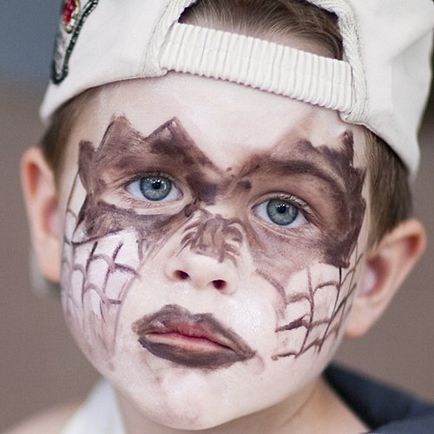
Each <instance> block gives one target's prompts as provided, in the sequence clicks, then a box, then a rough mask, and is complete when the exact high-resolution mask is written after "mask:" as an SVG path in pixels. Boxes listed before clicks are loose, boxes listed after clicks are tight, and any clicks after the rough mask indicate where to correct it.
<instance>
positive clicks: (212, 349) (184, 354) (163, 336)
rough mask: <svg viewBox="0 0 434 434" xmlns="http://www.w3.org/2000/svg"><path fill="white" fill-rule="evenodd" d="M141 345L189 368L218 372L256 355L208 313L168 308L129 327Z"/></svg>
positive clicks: (175, 306)
mask: <svg viewBox="0 0 434 434" xmlns="http://www.w3.org/2000/svg"><path fill="white" fill-rule="evenodd" d="M132 330H133V332H134V333H136V334H137V336H138V342H139V343H140V345H141V346H142V347H143V348H145V349H147V350H148V351H149V352H151V353H152V354H153V355H155V356H157V357H160V358H162V359H166V360H170V361H172V362H175V363H178V364H180V365H184V366H188V367H197V368H199V367H202V368H209V369H217V368H221V367H227V366H230V365H232V364H233V363H236V362H240V361H244V360H248V359H250V358H252V357H253V356H254V355H255V351H253V350H252V349H251V348H250V347H249V346H248V345H247V344H246V343H245V342H244V341H243V339H242V338H241V337H240V336H239V335H238V334H237V333H235V332H234V331H233V330H231V329H229V328H227V327H225V326H223V325H222V324H221V323H220V322H219V321H218V320H216V319H215V318H214V317H213V315H212V314H210V313H200V314H192V313H190V312H189V311H188V310H187V309H185V308H182V307H180V306H178V305H174V304H171V305H167V306H164V307H163V308H162V309H160V310H159V311H157V312H155V313H153V314H151V315H145V316H144V317H142V318H140V319H138V320H137V321H135V322H134V323H133V324H132Z"/></svg>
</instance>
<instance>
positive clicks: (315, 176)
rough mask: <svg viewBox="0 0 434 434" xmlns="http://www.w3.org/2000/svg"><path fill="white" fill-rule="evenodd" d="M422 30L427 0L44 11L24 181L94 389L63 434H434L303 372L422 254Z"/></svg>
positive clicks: (158, 4) (350, 389)
mask: <svg viewBox="0 0 434 434" xmlns="http://www.w3.org/2000/svg"><path fill="white" fill-rule="evenodd" d="M433 22H434V7H433V5H432V3H431V2H430V1H429V0H418V2H417V7H415V6H414V2H411V4H410V3H409V2H407V1H406V0H399V1H397V0H394V1H393V2H392V1H391V0H390V1H382V2H381V4H380V3H378V2H375V1H374V0H371V1H366V0H364V1H361V0H358V1H356V0H352V1H349V0H334V1H328V0H311V1H309V2H307V1H301V0H282V1H258V0H244V1H233V0H231V1H228V0H201V1H198V2H196V3H195V4H193V2H192V1H189V0H171V1H170V0H167V1H161V0H159V1H157V0H148V1H146V2H144V1H138V0H137V1H133V0H129V1H127V2H122V7H120V3H119V2H115V1H109V0H100V1H97V0H89V1H87V2H78V1H76V0H75V1H74V0H71V1H67V2H66V3H65V5H64V10H63V15H62V20H61V27H60V30H59V34H58V37H57V44H56V52H55V58H54V62H53V67H52V77H51V78H52V83H51V84H50V87H49V90H48V92H47V95H46V98H45V101H44V104H43V107H42V111H41V114H42V117H43V119H44V120H45V122H47V125H48V129H47V133H46V135H45V137H44V139H43V144H42V149H31V150H29V151H28V152H27V153H26V154H25V156H24V158H23V165H22V170H23V181H24V190H25V194H26V201H27V206H28V212H29V218H30V225H31V229H32V236H33V245H34V248H35V252H36V255H37V259H38V263H39V268H40V270H41V272H42V273H43V275H44V276H45V277H46V278H47V279H49V280H51V281H54V282H60V283H61V291H62V292H61V293H62V304H63V309H64V312H65V318H66V321H67V323H68V326H69V327H70V329H71V332H72V334H73V336H74V337H75V339H76V341H77V343H78V345H79V346H80V348H81V349H82V351H83V352H84V354H85V355H86V356H87V357H88V359H89V360H90V361H91V363H92V364H93V365H94V366H95V367H96V368H97V369H98V370H99V371H100V372H101V374H102V375H103V376H104V377H105V378H106V380H107V381H106V382H102V383H101V384H100V385H99V386H98V387H97V388H96V389H95V391H94V393H93V394H92V395H91V397H90V398H89V400H88V401H87V402H86V403H85V404H84V405H83V406H82V407H81V409H80V410H79V411H78V412H77V413H76V414H75V415H74V416H73V417H72V418H71V420H69V421H68V423H67V424H65V426H64V427H62V430H61V432H62V433H65V434H66V433H67V434H71V433H95V434H99V433H122V432H125V433H127V434H136V433H152V434H154V433H176V432H193V431H196V432H202V431H203V432H205V431H206V432H213V433H237V432H250V433H272V434H274V433H297V434H299V433H334V434H336V433H346V434H347V433H362V432H367V431H371V432H372V430H373V431H375V432H393V433H399V432H407V433H419V432H420V433H422V432H431V431H432V429H433V428H434V425H433V420H434V412H433V409H432V408H431V407H430V406H428V405H425V404H422V403H419V402H417V401H411V403H412V406H413V407H412V408H413V410H412V411H406V412H404V411H403V410H402V409H401V408H398V407H397V405H398V404H397V403H402V402H403V401H402V400H403V399H404V397H403V396H401V395H397V394H394V393H392V392H389V391H387V390H386V389H382V388H378V389H377V388H376V386H375V385H372V384H369V383H367V382H364V381H363V380H360V379H358V378H357V377H353V376H352V375H351V374H345V373H342V372H337V373H336V372H335V371H328V381H327V380H326V379H325V378H323V377H322V373H323V372H324V370H325V368H326V367H327V365H328V364H329V362H330V360H331V358H332V356H333V354H334V352H335V351H336V348H337V347H338V345H339V343H340V341H341V339H342V338H343V336H344V335H346V336H352V337H355V336H361V335H363V334H364V333H365V332H366V331H367V330H368V329H369V327H370V326H371V325H372V324H373V323H374V322H375V321H376V320H377V318H378V317H379V316H380V315H381V313H382V312H383V311H384V309H385V308H386V306H387V304H388V303H389V301H390V300H391V299H392V297H393V295H394V293H395V291H396V290H397V289H398V287H399V286H400V284H401V282H402V281H403V279H404V278H405V277H406V275H407V274H408V273H409V271H410V270H411V269H412V268H413V266H414V264H415V263H416V261H417V260H418V258H419V257H420V255H421V254H422V252H423V250H424V245H425V235H424V231H423V228H422V227H421V225H420V224H419V223H418V222H417V221H416V220H413V219H410V218H409V202H410V199H409V193H408V184H407V175H409V176H414V175H415V172H416V169H417V154H418V150H417V143H416V138H415V137H416V128H417V124H418V120H419V118H420V116H421V113H422V109H423V106H424V102H425V100H426V95H427V91H428V87H429V79H430V73H429V67H428V59H429V52H430V48H431V30H432V27H433ZM246 35H248V36H250V37H247V36H246ZM378 41H381V43H379V42H378ZM410 78H411V79H410ZM386 143H387V144H386ZM372 393H376V394H380V393H381V395H382V396H384V399H383V401H385V400H387V401H388V402H391V403H392V409H393V410H394V411H392V412H390V413H389V412H388V413H386V412H385V411H384V408H383V406H382V405H383V404H384V403H381V402H376V400H374V401H372V399H371V398H370V396H369V395H370V394H372ZM359 394H360V395H359ZM405 399H406V401H405V402H406V405H407V402H408V401H407V398H405ZM379 410H380V411H379ZM378 413H379V414H378ZM48 429H49V428H48ZM48 429H47V427H44V428H43V429H39V428H38V427H36V428H35V427H33V430H34V431H33V432H38V430H39V431H41V432H48Z"/></svg>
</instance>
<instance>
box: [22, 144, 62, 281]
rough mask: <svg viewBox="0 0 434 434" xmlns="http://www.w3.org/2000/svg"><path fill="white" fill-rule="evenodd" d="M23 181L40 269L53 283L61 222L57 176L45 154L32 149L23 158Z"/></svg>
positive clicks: (57, 278)
mask: <svg viewBox="0 0 434 434" xmlns="http://www.w3.org/2000/svg"><path fill="white" fill-rule="evenodd" d="M21 182H22V187H23V192H24V200H25V204H26V209H27V217H28V221H29V227H30V235H31V239H32V245H33V249H34V252H35V255H36V261H37V264H38V267H39V270H40V271H41V273H42V274H43V276H44V277H45V278H47V279H49V280H51V281H53V282H58V281H59V275H60V245H61V243H60V234H61V230H60V221H59V209H58V196H57V189H56V184H55V180H54V175H53V172H52V170H51V169H50V167H49V166H48V164H47V162H46V161H45V158H44V156H43V155H42V151H41V150H40V149H39V148H31V149H29V150H27V151H26V152H25V154H24V155H23V157H22V159H21Z"/></svg>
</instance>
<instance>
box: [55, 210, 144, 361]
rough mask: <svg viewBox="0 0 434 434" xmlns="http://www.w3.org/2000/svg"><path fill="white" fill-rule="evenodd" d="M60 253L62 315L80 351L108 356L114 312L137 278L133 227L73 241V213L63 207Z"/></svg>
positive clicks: (111, 347) (137, 249)
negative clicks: (106, 234)
mask: <svg viewBox="0 0 434 434" xmlns="http://www.w3.org/2000/svg"><path fill="white" fill-rule="evenodd" d="M65 219H66V221H65V235H64V247H63V255H62V288H63V291H62V303H63V308H64V312H65V316H66V320H67V322H68V324H69V326H70V327H71V330H72V332H73V334H74V335H75V337H76V339H77V340H78V342H79V343H80V345H84V347H85V350H86V351H88V352H90V354H93V353H99V354H103V355H104V356H110V355H111V354H112V353H113V351H114V344H115V338H116V336H115V334H116V329H117V322H118V317H119V313H120V309H121V305H122V301H123V300H124V299H125V296H126V293H127V292H128V289H129V287H130V286H131V283H132V282H133V281H134V280H135V279H136V278H137V276H138V270H139V268H140V262H141V251H140V247H139V243H138V242H137V237H136V235H135V234H134V232H126V231H125V232H122V233H115V234H111V235H108V236H107V237H104V238H102V239H97V240H88V241H86V240H83V241H80V242H74V241H73V237H74V232H75V231H76V230H77V222H78V218H77V215H76V214H75V213H74V211H72V209H70V208H69V209H68V210H67V213H66V218H65Z"/></svg>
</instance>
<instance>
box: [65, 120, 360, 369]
mask: <svg viewBox="0 0 434 434" xmlns="http://www.w3.org/2000/svg"><path fill="white" fill-rule="evenodd" d="M353 158H354V153H353V139H352V135H351V133H350V132H347V133H345V134H344V136H343V137H342V138H341V144H340V147H339V148H338V149H330V148H328V147H326V146H321V147H317V148H315V147H313V145H312V144H310V143H309V142H307V141H304V140H298V141H296V142H295V144H294V143H292V144H289V143H287V142H282V143H279V144H278V145H277V146H276V147H275V148H274V149H273V150H272V152H271V154H270V153H267V154H264V155H254V156H252V157H251V159H250V160H249V161H246V162H245V163H244V164H243V165H241V168H240V169H239V170H238V173H234V172H235V169H233V168H231V170H230V171H224V170H219V169H218V168H217V167H216V166H215V165H214V164H213V163H212V162H211V161H210V160H209V159H208V158H207V157H206V156H205V155H204V154H203V153H202V152H201V151H200V150H199V148H198V147H197V146H196V145H195V144H194V143H193V141H192V140H191V139H190V138H189V136H188V135H187V133H186V132H185V131H184V129H183V128H182V126H181V125H180V123H179V121H177V120H176V119H175V118H174V119H172V120H170V121H168V122H167V123H165V124H164V125H162V126H161V127H160V128H158V129H157V130H156V131H154V132H153V133H152V134H151V135H150V136H148V137H144V136H142V135H141V133H139V132H138V131H136V130H135V129H133V128H132V126H131V125H130V123H129V122H128V121H127V120H126V119H125V118H123V117H118V118H115V119H114V120H113V122H112V123H111V124H110V125H109V127H108V128H107V131H106V133H105V134H104V137H103V139H102V142H101V144H100V145H99V146H98V148H96V149H95V148H94V146H93V145H92V144H91V143H89V142H86V141H83V142H82V143H81V144H80V157H79V173H78V179H77V181H76V186H75V187H74V191H73V192H72V196H71V200H70V202H69V205H68V214H67V225H66V231H65V249H64V260H63V265H64V267H63V288H64V290H63V294H64V297H63V299H64V307H65V311H66V313H67V317H68V318H69V320H70V323H71V327H72V328H73V330H75V334H76V335H77V336H84V337H85V339H84V342H85V343H84V346H85V347H86V349H87V351H89V352H91V353H92V352H95V351H102V352H104V353H105V354H106V355H107V357H110V356H111V355H113V352H114V350H115V346H116V333H117V328H118V321H119V314H120V310H121V308H122V305H123V302H124V299H125V297H127V295H128V292H129V289H130V287H131V285H133V284H134V283H135V282H136V281H137V280H138V279H140V278H143V276H142V271H141V270H142V269H143V268H144V267H145V266H146V262H147V260H148V259H149V258H151V257H152V256H155V255H157V254H158V251H159V250H160V249H161V247H162V246H164V245H165V244H166V243H167V242H168V241H169V240H170V239H171V238H172V237H174V236H179V237H180V246H179V249H178V253H177V254H179V252H182V251H184V250H186V249H188V250H189V251H190V252H191V254H193V255H194V254H196V255H203V256H208V257H211V258H214V259H215V260H216V261H218V262H221V263H223V262H225V261H230V262H231V263H232V264H233V266H235V267H236V266H237V260H238V258H239V256H240V255H241V250H242V246H247V251H248V252H249V255H250V258H251V261H252V262H253V264H254V267H255V270H256V271H255V272H256V275H257V276H258V277H260V278H261V279H262V280H263V282H264V284H271V285H272V286H273V287H274V288H275V290H276V291H277V293H278V294H279V298H280V303H279V306H278V308H277V311H276V318H277V320H278V321H280V322H283V324H277V325H276V327H275V331H276V333H277V335H282V334H284V333H291V332H294V331H296V332H297V333H298V332H299V331H300V330H303V331H304V337H303V338H302V339H301V342H298V341H300V339H298V341H297V340H295V341H297V343H299V344H300V345H299V347H298V348H292V347H291V345H289V347H288V348H286V349H282V348H279V350H278V351H276V352H275V353H274V354H273V356H272V358H273V360H278V359H279V358H282V357H289V356H294V357H299V356H300V355H302V354H304V353H305V352H307V351H308V350H310V349H312V348H314V349H316V350H317V351H321V349H322V347H323V345H324V343H325V341H326V340H327V339H328V338H329V337H330V336H332V335H334V336H337V335H338V333H339V330H340V327H341V325H342V323H343V321H344V319H345V316H346V314H347V312H348V307H349V305H350V303H349V300H350V299H351V296H352V294H353V291H354V288H355V284H354V282H353V276H354V272H355V270H356V264H354V265H353V266H352V267H349V265H350V262H349V261H350V256H351V254H352V252H353V250H354V248H355V246H356V242H357V236H358V233H359V231H360V227H361V224H362V221H363V216H364V211H365V201H364V200H363V198H362V196H361V192H362V186H363V181H364V171H363V170H361V169H356V168H354V167H353ZM258 162H259V163H258ZM152 172H156V173H160V172H167V173H169V174H171V173H173V174H176V176H177V178H178V179H180V180H182V182H183V183H184V185H185V186H186V188H185V190H184V192H183V197H182V200H178V201H174V202H176V203H175V204H169V205H167V206H166V205H164V206H162V205H161V204H158V206H155V205H154V206H153V207H149V204H147V203H144V202H142V201H140V200H136V199H132V198H131V197H129V196H128V194H127V192H126V189H125V185H126V183H128V182H131V180H132V179H136V178H138V177H140V176H143V175H144V174H146V173H152ZM270 177H272V178H276V181H275V183H276V184H278V185H286V184H288V185H291V189H292V191H291V193H293V194H295V195H297V194H300V196H302V197H303V196H306V197H307V198H308V200H309V201H310V202H312V203H314V204H317V205H316V206H315V208H316V210H317V211H316V212H315V214H313V217H312V220H313V221H314V222H315V223H316V224H315V225H309V227H308V228H307V227H301V228H299V229H297V230H288V229H286V228H278V227H270V225H269V224H266V223H264V222H263V221H259V220H258V217H257V216H254V215H252V212H251V209H249V201H250V198H249V196H252V195H255V194H256V192H257V191H261V189H262V184H266V185H269V181H267V179H269V178H270ZM282 180H283V181H282ZM78 183H81V185H82V186H83V188H84V190H85V192H86V198H85V200H84V203H83V204H82V206H81V208H80V209H79V211H78V212H77V210H76V208H77V204H76V202H77V199H76V197H75V196H76V193H77V192H76V191H75V190H77V189H78V188H79V186H78V185H77V184H78ZM298 190H300V191H298ZM222 200H224V201H230V200H232V202H233V203H234V204H235V206H234V208H235V211H234V214H235V215H236V217H234V218H230V219H227V218H224V217H223V216H222V215H220V214H214V213H212V212H210V211H209V210H208V209H207V207H208V206H210V205H214V204H216V203H218V202H219V201H222ZM295 246H296V248H295ZM356 256H357V255H356ZM359 260H360V255H359V256H358V257H357V259H356V263H357V262H358V261H359ZM316 263H320V264H321V263H322V264H328V265H329V266H331V267H334V269H335V270H336V275H337V276H336V278H335V279H331V280H328V281H319V282H317V283H315V284H314V283H313V278H312V273H311V270H310V268H311V266H312V265H313V264H316ZM344 270H346V271H345V275H344ZM295 275H297V276H300V275H303V276H304V277H302V278H301V280H300V279H299V281H301V282H304V283H302V285H301V287H300V286H299V288H298V289H297V290H294V288H292V287H291V286H288V282H289V281H290V279H291V278H292V277H294V276H295ZM216 282H217V281H216ZM221 282H222V281H220V282H219V283H218V284H217V283H214V288H215V289H219V288H223V287H224V282H223V285H222V284H221ZM348 282H349V283H348ZM299 285H300V284H299ZM344 286H346V287H345V288H344ZM325 291H327V292H329V293H330V292H333V293H334V297H333V298H334V300H333V309H332V310H331V312H330V313H329V315H327V316H326V317H323V318H321V319H315V315H314V314H315V312H316V306H317V304H318V303H317V302H316V300H317V298H318V294H320V293H323V292H325ZM297 303H301V304H304V306H305V307H306V311H305V313H303V314H302V315H299V316H298V317H296V318H290V316H288V315H286V313H285V312H286V310H287V307H288V306H292V305H295V304H297ZM162 309H163V310H162V312H163V313H162V314H161V315H163V317H164V318H165V316H164V315H165V314H166V313H167V311H166V310H164V307H162ZM167 309H168V308H167ZM178 314H179V315H178V316H180V317H182V315H183V314H181V313H179V312H178ZM155 315H157V314H155V313H154V316H155ZM197 315H199V316H194V315H193V314H192V316H188V315H187V319H188V321H191V322H196V321H197V320H199V321H203V320H204V318H208V317H207V315H208V314H207V313H203V314H197ZM204 315H205V316H204ZM154 316H151V318H154ZM144 318H149V317H147V316H145V317H144ZM155 318H156V317H155ZM143 321H145V322H143ZM146 321H148V320H142V321H140V320H136V321H135V322H134V323H133V324H132V330H133V331H134V332H135V333H136V334H138V335H139V339H138V342H139V343H140V344H141V346H142V347H144V348H146V349H147V350H149V351H150V352H151V353H152V354H154V355H157V357H162V358H164V359H167V360H171V361H173V362H175V363H179V364H181V365H186V366H189V367H199V366H205V365H206V366H208V367H210V368H211V367H212V368H220V367H224V366H227V365H228V364H230V363H232V362H236V361H242V360H247V359H249V358H251V357H252V355H253V354H254V350H252V349H250V348H249V349H246V348H248V346H247V344H245V343H243V344H239V346H238V348H242V350H240V351H241V352H237V351H232V353H231V354H230V356H227V354H226V353H224V352H222V353H219V354H217V353H216V352H214V353H212V352H211V353H205V355H204V354H203V353H201V354H198V353H197V352H196V353H194V352H193V353H191V354H190V353H189V354H188V355H186V356H185V357H184V356H182V354H184V351H183V349H182V348H177V349H173V347H171V346H170V345H166V344H161V343H158V344H155V343H150V342H148V341H147V340H146V338H144V336H143V333H144V332H143V328H144V329H145V330H146V326H144V324H148V323H149V321H151V322H152V320H149V321H148V323H147V322H146ZM170 321H172V320H170ZM170 321H169V322H170ZM148 325H149V324H148ZM211 325H212V327H211ZM213 327H214V329H215V330H218V331H219V333H223V332H222V330H223V329H224V326H222V325H219V326H218V327H217V328H216V326H215V323H213V322H212V321H211V322H210V323H209V324H208V328H209V329H211V328H213ZM227 333H228V334H227V335H226V337H228V336H232V334H231V333H232V332H227ZM234 333H235V332H234ZM145 334H146V333H145ZM233 336H235V335H233ZM205 338H206V336H205ZM80 339H81V338H80ZM237 339H238V337H234V338H233V341H234V342H236V341H237ZM284 341H285V342H286V341H287V339H284ZM290 347H291V348H290ZM213 357H214V358H215V359H216V360H219V362H217V361H216V362H215V363H211V360H212V359H213Z"/></svg>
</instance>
